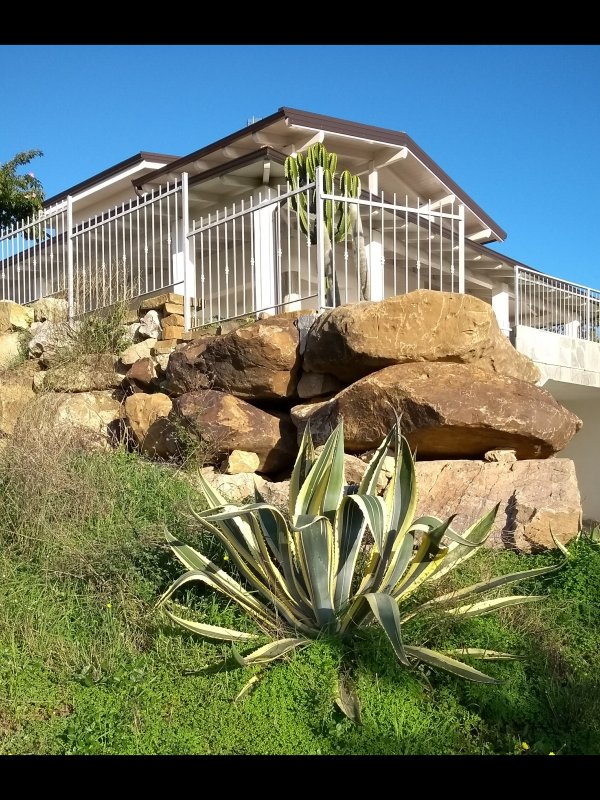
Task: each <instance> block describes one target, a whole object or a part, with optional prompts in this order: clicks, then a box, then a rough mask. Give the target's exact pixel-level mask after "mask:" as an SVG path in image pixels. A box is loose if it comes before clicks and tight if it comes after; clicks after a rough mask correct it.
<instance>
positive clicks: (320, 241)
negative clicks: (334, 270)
mask: <svg viewBox="0 0 600 800" xmlns="http://www.w3.org/2000/svg"><path fill="white" fill-rule="evenodd" d="M322 194H323V167H317V174H316V177H315V202H316V204H317V218H316V224H317V297H318V301H319V311H321V310H322V309H324V308H325V239H324V238H323V219H324V209H323V197H322ZM309 236H310V234H309Z"/></svg>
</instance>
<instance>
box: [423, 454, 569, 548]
mask: <svg viewBox="0 0 600 800" xmlns="http://www.w3.org/2000/svg"><path fill="white" fill-rule="evenodd" d="M417 490H418V502H417V510H416V514H417V516H421V515H424V514H430V515H433V516H436V517H440V518H441V519H446V518H447V517H449V516H450V515H451V514H456V515H457V516H456V519H455V520H454V522H453V523H452V526H453V528H454V529H455V530H456V531H458V532H459V533H460V532H462V531H464V530H465V529H466V528H468V527H469V526H470V525H472V524H473V522H475V521H476V520H478V519H479V518H480V517H482V516H483V515H484V514H486V513H487V512H488V511H490V510H491V509H492V508H493V507H494V505H495V504H496V503H500V508H499V510H498V514H497V516H496V522H495V524H494V527H493V529H492V533H491V534H490V537H489V539H488V540H487V544H488V545H489V546H491V547H506V548H510V549H518V550H522V551H525V552H536V551H538V550H544V549H553V548H554V547H555V546H556V545H555V544H554V542H553V540H552V534H551V532H550V531H551V530H552V533H553V534H554V536H555V537H556V538H557V539H558V541H560V542H562V543H563V544H566V543H567V542H569V541H570V540H571V539H573V538H574V537H575V536H577V534H578V532H579V531H580V530H581V516H582V514H581V498H580V494H579V488H578V486H577V477H576V475H575V465H574V464H573V462H572V461H571V460H570V459H568V458H547V459H544V460H531V461H530V460H528V461H515V462H513V463H502V462H496V463H488V462H485V461H421V462H418V463H417Z"/></svg>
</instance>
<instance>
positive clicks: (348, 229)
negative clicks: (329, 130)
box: [285, 143, 368, 306]
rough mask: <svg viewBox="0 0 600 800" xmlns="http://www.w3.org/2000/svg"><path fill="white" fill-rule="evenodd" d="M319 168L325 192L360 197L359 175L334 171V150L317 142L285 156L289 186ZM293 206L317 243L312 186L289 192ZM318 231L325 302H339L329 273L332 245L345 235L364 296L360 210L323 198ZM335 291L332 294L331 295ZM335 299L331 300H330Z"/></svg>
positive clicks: (312, 177) (307, 180)
mask: <svg viewBox="0 0 600 800" xmlns="http://www.w3.org/2000/svg"><path fill="white" fill-rule="evenodd" d="M318 167H322V168H323V187H322V188H323V190H324V192H325V194H336V195H338V196H341V197H344V198H349V199H350V198H358V197H360V190H361V186H360V178H359V177H358V175H353V174H352V173H351V172H350V171H349V170H347V169H346V170H344V171H343V172H342V173H341V174H340V175H339V176H338V175H337V172H336V167H337V154H336V153H330V152H329V151H328V150H327V148H326V147H325V146H324V145H323V144H321V143H317V144H314V145H312V146H311V147H309V149H308V150H307V152H306V156H304V155H303V154H302V153H298V154H297V155H296V156H295V157H293V156H290V157H288V158H287V159H286V160H285V177H286V179H287V182H288V184H289V187H290V189H292V190H295V189H301V188H302V187H303V186H308V185H310V184H311V183H315V181H316V178H317V168H318ZM290 200H291V205H292V208H293V210H294V211H295V212H296V213H297V215H298V220H299V222H300V227H301V229H302V232H303V233H304V235H305V236H306V237H307V240H308V242H309V243H310V244H311V245H314V244H316V243H317V239H318V231H317V199H316V191H315V190H314V189H307V190H306V191H304V192H299V193H297V194H294V195H292V197H291V198H290ZM321 235H322V236H323V237H324V238H325V292H326V294H325V302H326V304H327V305H328V306H331V305H336V306H337V305H339V303H340V296H339V288H338V283H337V281H334V275H333V245H334V243H339V242H343V241H345V240H346V239H347V238H348V237H350V238H352V241H353V242H354V250H355V252H356V253H357V257H358V262H359V271H360V284H361V286H360V290H361V298H360V299H361V300H366V299H368V298H367V295H368V289H367V283H368V281H367V269H366V256H365V252H364V238H363V235H362V226H361V222H360V214H358V213H357V210H356V206H354V205H353V204H351V203H349V202H347V201H342V200H325V201H324V203H323V229H322V231H321ZM334 294H335V297H334ZM334 300H335V303H334Z"/></svg>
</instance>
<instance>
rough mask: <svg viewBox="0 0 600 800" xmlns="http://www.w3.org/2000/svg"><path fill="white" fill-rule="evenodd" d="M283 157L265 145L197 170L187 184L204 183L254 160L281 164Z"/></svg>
mask: <svg viewBox="0 0 600 800" xmlns="http://www.w3.org/2000/svg"><path fill="white" fill-rule="evenodd" d="M285 158H286V156H285V155H284V153H280V152H279V150H274V149H273V148H272V147H269V146H268V145H266V146H265V147H261V148H260V149H259V150H253V151H252V152H251V153H245V154H244V155H243V156H240V157H239V158H236V159H234V160H233V161H227V162H226V163H225V164H219V166H218V167H212V169H207V170H206V171H205V172H199V173H198V175H194V176H193V177H191V178H190V179H189V186H194V185H195V184H197V183H204V181H207V180H210V179H211V178H214V177H217V176H219V175H225V174H227V173H229V172H233V171H234V170H236V169H239V168H240V167H246V166H247V165H248V164H252V163H254V162H255V161H277V162H278V163H279V164H283V163H284V161H285Z"/></svg>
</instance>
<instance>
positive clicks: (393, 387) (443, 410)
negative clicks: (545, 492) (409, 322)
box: [292, 363, 582, 459]
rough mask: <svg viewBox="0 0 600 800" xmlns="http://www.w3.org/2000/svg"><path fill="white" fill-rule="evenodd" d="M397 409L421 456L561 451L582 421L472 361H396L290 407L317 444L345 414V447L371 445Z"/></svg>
mask: <svg viewBox="0 0 600 800" xmlns="http://www.w3.org/2000/svg"><path fill="white" fill-rule="evenodd" d="M396 412H397V413H398V414H400V415H401V419H402V432H403V433H404V435H405V436H406V438H407V439H408V441H409V443H410V445H411V447H412V448H413V449H414V448H416V449H417V453H418V457H420V458H421V459H423V458H440V457H441V458H483V456H484V454H485V453H486V452H487V451H488V450H499V449H513V450H515V451H516V455H517V458H518V459H526V458H546V457H548V456H550V455H552V454H553V453H556V452H558V451H560V450H562V449H563V448H564V447H565V445H566V444H567V443H568V442H569V440H570V439H571V438H572V437H573V436H574V435H575V433H576V432H577V431H578V430H579V429H580V428H581V424H582V423H581V420H580V419H579V418H578V417H576V416H575V414H572V413H571V412H570V411H568V410H567V409H566V408H564V407H563V406H561V405H560V404H559V403H558V402H557V401H556V400H555V399H554V398H553V397H552V395H551V394H550V393H549V392H547V391H546V390H545V389H541V388H540V387H538V386H534V385H533V384H531V383H527V382H526V381H520V380H517V379H516V378H506V377H502V376H500V375H496V374H494V373H493V372H491V371H489V370H486V369H481V368H480V367H476V366H474V365H471V364H453V363H445V364H444V363H439V364H438V363H434V364H428V363H425V364H424V363H421V364H418V363H413V364H398V365H396V366H393V367H386V368H385V369H382V370H380V371H379V372H375V373H373V374H372V375H368V376H367V377H366V378H363V379H362V380H359V381H357V382H356V383H354V384H352V386H349V387H348V388H347V389H344V390H343V391H341V392H340V393H339V394H338V395H336V397H334V398H332V399H331V400H329V401H326V402H321V403H315V404H314V405H313V406H300V408H296V409H292V420H293V421H294V423H295V424H296V425H297V427H298V428H299V432H300V433H301V432H302V430H303V429H304V427H305V425H306V423H307V422H308V421H310V427H311V432H312V434H313V437H314V438H315V441H316V443H318V444H322V443H323V442H325V440H326V439H327V436H328V435H329V434H330V433H331V431H332V430H333V429H334V428H335V427H336V425H337V424H338V423H339V422H340V420H342V419H343V420H344V438H345V446H346V450H347V451H348V452H351V453H360V452H363V451H365V450H370V449H372V448H374V447H377V446H378V445H379V444H380V443H381V441H382V440H383V438H384V437H385V436H386V435H387V433H388V431H389V429H390V428H391V426H392V424H393V423H394V421H395V413H396Z"/></svg>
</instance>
